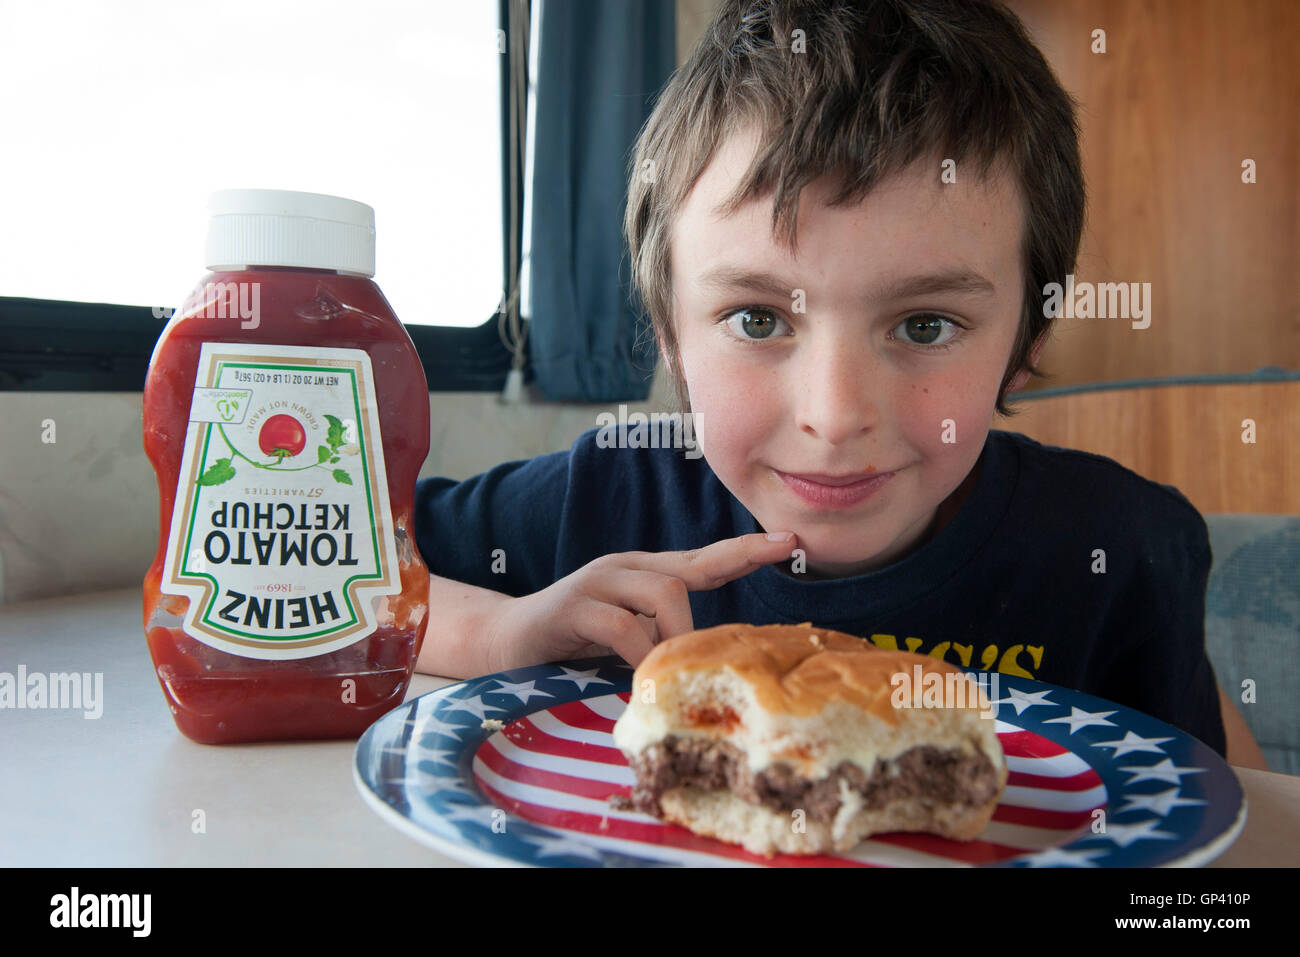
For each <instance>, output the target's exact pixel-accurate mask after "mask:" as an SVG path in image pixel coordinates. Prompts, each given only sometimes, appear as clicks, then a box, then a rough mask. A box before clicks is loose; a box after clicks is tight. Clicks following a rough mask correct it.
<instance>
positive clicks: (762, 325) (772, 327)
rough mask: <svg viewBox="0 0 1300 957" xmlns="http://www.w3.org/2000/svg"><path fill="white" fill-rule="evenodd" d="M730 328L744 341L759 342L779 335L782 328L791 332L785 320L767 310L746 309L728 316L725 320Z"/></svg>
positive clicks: (738, 310)
mask: <svg viewBox="0 0 1300 957" xmlns="http://www.w3.org/2000/svg"><path fill="white" fill-rule="evenodd" d="M723 321H724V322H726V324H727V326H728V328H730V330H731V331H732V332H733V333H734V334H736V335H737V336H739V337H740V338H742V339H748V340H751V341H757V340H761V339H769V338H771V337H772V336H774V335H779V334H780V332H779V330H781V329H782V328H784V329H785V330H787V331H788V330H789V326H787V325H786V324H785V320H783V319H781V318H779V317H778V316H777V315H776V314H775V313H773V312H771V311H769V310H767V309H758V308H750V307H748V306H747V307H745V308H743V309H737V310H736V311H735V312H733V313H730V314H728V315H727V316H726V317H725V318H724V320H723Z"/></svg>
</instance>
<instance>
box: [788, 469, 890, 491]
mask: <svg viewBox="0 0 1300 957" xmlns="http://www.w3.org/2000/svg"><path fill="white" fill-rule="evenodd" d="M777 471H778V472H780V469H778V470H777ZM781 474H782V475H788V476H790V477H791V478H797V479H803V480H804V481H805V482H814V483H816V484H817V485H829V486H831V487H832V488H843V487H844V486H845V485H853V484H854V483H856V482H865V481H866V480H867V479H870V478H880V477H881V476H882V475H890V474H892V473H890V472H877V471H876V470H875V469H866V470H865V471H862V472H846V473H844V474H843V475H824V474H822V473H820V472H782V473H781Z"/></svg>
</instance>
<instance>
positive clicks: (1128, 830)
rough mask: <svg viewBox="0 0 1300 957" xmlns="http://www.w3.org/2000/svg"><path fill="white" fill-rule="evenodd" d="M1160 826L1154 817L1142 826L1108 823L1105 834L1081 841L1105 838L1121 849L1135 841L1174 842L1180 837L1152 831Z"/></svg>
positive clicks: (1090, 835) (1090, 836)
mask: <svg viewBox="0 0 1300 957" xmlns="http://www.w3.org/2000/svg"><path fill="white" fill-rule="evenodd" d="M1159 826H1160V820H1159V819H1158V818H1154V817H1153V818H1151V819H1150V820H1148V821H1143V822H1142V823H1140V824H1115V823H1113V822H1110V821H1107V822H1106V830H1105V832H1103V833H1101V834H1089V835H1088V836H1087V837H1082V838H1080V840H1082V841H1092V840H1097V839H1099V838H1105V839H1106V840H1108V841H1113V842H1114V843H1116V844H1118V845H1119V846H1120V847H1128V846H1129V845H1130V844H1132V843H1133V842H1134V841H1142V840H1147V841H1172V840H1174V839H1176V838H1177V837H1178V835H1177V834H1170V833H1169V832H1168V831H1155V830H1152V828H1156V827H1159Z"/></svg>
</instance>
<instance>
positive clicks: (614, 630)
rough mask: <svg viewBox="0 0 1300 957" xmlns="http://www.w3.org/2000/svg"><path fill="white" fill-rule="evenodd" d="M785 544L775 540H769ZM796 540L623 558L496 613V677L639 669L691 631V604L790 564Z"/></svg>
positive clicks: (743, 541) (744, 540)
mask: <svg viewBox="0 0 1300 957" xmlns="http://www.w3.org/2000/svg"><path fill="white" fill-rule="evenodd" d="M769 536H772V537H775V538H776V539H781V538H782V537H783V536H788V537H786V538H785V540H784V541H780V540H777V541H773V540H772V537H769ZM797 545H798V540H797V539H796V538H795V537H794V534H793V533H786V532H776V533H767V534H765V533H763V532H757V533H755V534H753V535H741V536H739V537H737V538H728V539H723V540H722V541H720V542H714V543H713V544H712V545H706V546H705V547H704V548H695V549H691V550H690V551H684V552H619V553H617V554H613V555H604V556H602V557H601V558H597V559H596V560H595V561H592V562H589V563H588V564H586V565H584V566H583V567H582V568H579V569H578V570H577V571H576V572H574V573H573V574H571V575H568V576H566V577H564V578H561V579H560V580H559V581H557V582H556V583H555V584H554V585H551V586H550V587H549V588H544V589H542V590H541V591H539V592H535V593H533V594H531V595H524V596H523V597H522V598H511V599H508V600H507V601H504V602H502V603H501V604H500V606H499V607H498V610H497V611H496V613H495V614H494V615H493V616H492V618H491V620H490V622H489V628H488V635H487V640H488V642H489V646H490V648H489V660H490V661H492V662H493V666H494V668H495V670H497V671H504V670H506V669H507V668H518V667H522V666H524V665H531V664H538V663H541V662H544V661H563V660H565V659H568V658H583V657H590V656H593V655H604V654H609V653H610V652H611V651H613V652H616V653H618V654H620V655H622V656H623V658H624V659H625V660H626V661H627V662H628V663H629V664H631V665H637V664H640V662H641V659H642V658H644V657H645V656H646V655H647V654H649V653H650V649H651V648H653V647H654V646H655V645H656V644H658V643H659V642H661V641H663V640H665V639H667V638H671V637H673V636H674V635H680V634H683V633H685V632H688V631H692V630H694V627H695V625H694V622H693V619H692V617H691V605H690V600H689V598H688V597H687V596H688V594H689V593H690V592H693V591H705V590H709V589H713V588H717V587H718V586H720V585H725V584H726V583H727V582H729V581H732V580H733V579H736V578H740V577H742V576H744V575H748V574H749V573H750V572H752V571H753V570H754V569H756V568H758V567H759V566H760V565H770V564H771V563H772V562H779V561H783V560H785V559H788V558H789V557H790V553H791V551H792V550H793V549H794V548H796V547H797Z"/></svg>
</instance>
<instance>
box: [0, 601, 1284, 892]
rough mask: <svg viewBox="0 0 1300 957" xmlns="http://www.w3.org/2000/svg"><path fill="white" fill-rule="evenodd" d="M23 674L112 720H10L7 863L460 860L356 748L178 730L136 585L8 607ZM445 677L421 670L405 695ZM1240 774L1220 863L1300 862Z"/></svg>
mask: <svg viewBox="0 0 1300 957" xmlns="http://www.w3.org/2000/svg"><path fill="white" fill-rule="evenodd" d="M19 666H24V667H25V668H26V671H27V673H28V674H31V673H34V672H41V673H45V674H49V673H52V672H74V671H75V672H82V673H87V672H88V673H91V674H95V673H102V674H103V702H102V705H103V713H102V715H101V716H100V717H98V718H87V717H85V716H84V715H83V712H82V711H79V710H54V709H45V710H32V709H25V708H24V709H9V708H6V709H3V710H0V769H3V776H2V778H0V780H2V782H3V783H0V866H10V867H12V866H19V867H106V866H116V867H135V866H163V867H170V866H177V865H181V866H191V865H199V866H254V867H256V866H265V865H271V866H308V867H320V866H325V867H331V866H337V867H352V866H358V865H360V866H383V865H389V866H428V865H445V866H460V865H459V864H458V863H457V862H456V861H454V860H452V859H450V858H448V857H445V856H444V855H441V854H438V853H437V852H435V851H433V850H430V849H428V848H426V847H424V846H422V845H420V844H418V843H417V842H416V841H414V840H412V839H411V838H409V837H406V836H405V835H403V834H402V833H401V832H399V831H398V830H396V829H395V828H393V827H391V826H390V825H388V824H386V823H385V822H384V821H383V820H381V819H380V818H379V817H378V815H376V814H375V812H374V811H372V810H371V809H370V808H369V807H367V806H366V804H365V803H364V802H363V801H362V799H361V796H360V794H359V793H358V792H357V790H356V787H355V785H354V784H353V780H352V757H353V751H354V748H355V744H356V742H354V741H313V742H302V743H289V744H246V745H221V746H212V745H203V744H195V743H194V742H192V741H190V740H189V739H188V738H186V737H185V736H184V735H182V734H181V733H180V732H179V731H178V730H177V729H176V726H175V724H174V723H173V722H172V717H171V713H170V712H169V711H168V708H167V703H166V701H165V699H164V698H163V694H162V690H161V688H160V687H159V685H158V680H157V678H156V677H155V676H154V671H153V663H152V661H151V660H150V658H149V649H148V646H147V644H146V642H145V637H144V629H143V626H142V609H141V591H140V589H139V588H130V589H119V590H116V591H108V592H99V593H94V594H86V595H78V596H76V597H70V598H52V599H45V600H42V601H32V602H23V603H19V604H13V605H5V606H0V672H8V673H10V674H16V673H17V672H18V668H19ZM448 683H449V679H445V678H434V677H430V676H428V675H416V676H415V678H414V680H413V681H412V682H411V687H410V688H409V689H408V691H407V698H408V699H410V698H413V697H418V696H419V695H421V694H424V693H425V692H428V691H432V690H433V689H434V688H438V687H441V686H443V685H445V684H448ZM1234 770H1235V771H1236V773H1237V775H1238V777H1239V778H1240V779H1241V782H1242V785H1243V787H1244V788H1245V791H1246V795H1247V800H1248V801H1249V815H1248V818H1247V823H1246V827H1245V829H1244V831H1243V833H1242V835H1241V837H1239V838H1238V840H1237V842H1236V843H1235V844H1234V845H1233V846H1232V847H1231V848H1230V849H1229V850H1228V851H1227V853H1226V854H1224V855H1223V856H1222V857H1220V858H1219V859H1218V860H1216V861H1215V862H1214V863H1213V864H1212V865H1211V866H1243V865H1271V866H1288V867H1296V866H1300V837H1298V836H1297V835H1300V777H1290V776H1287V775H1281V774H1269V773H1267V772H1263V771H1251V770H1247V769H1242V768H1235V769H1234ZM196 811H202V812H203V814H202V818H203V819H204V824H205V831H204V832H203V833H195V831H194V827H193V822H194V821H195V820H196V819H198V817H199V816H198V815H196V813H195V812H196ZM1288 835H1289V836H1288Z"/></svg>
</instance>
